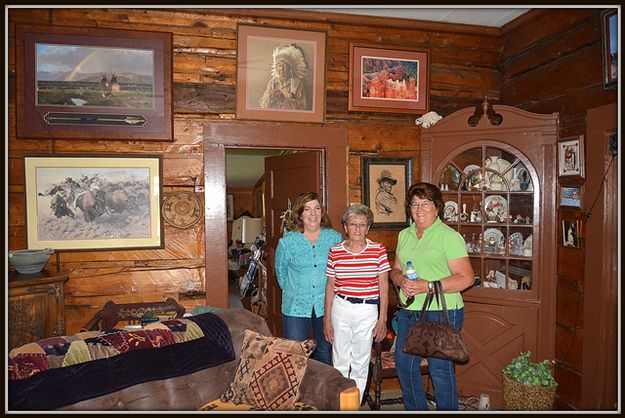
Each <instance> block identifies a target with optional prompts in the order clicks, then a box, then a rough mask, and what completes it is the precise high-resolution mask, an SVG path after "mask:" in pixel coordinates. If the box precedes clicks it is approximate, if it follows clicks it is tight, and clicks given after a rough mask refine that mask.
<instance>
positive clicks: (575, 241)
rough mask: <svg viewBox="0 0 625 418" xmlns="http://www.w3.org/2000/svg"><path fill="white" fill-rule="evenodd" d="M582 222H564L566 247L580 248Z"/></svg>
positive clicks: (567, 220) (564, 242)
mask: <svg viewBox="0 0 625 418" xmlns="http://www.w3.org/2000/svg"><path fill="white" fill-rule="evenodd" d="M579 228H580V221H579V220H578V219H565V220H563V221H562V245H564V246H565V247H572V248H579V233H580V229H579Z"/></svg>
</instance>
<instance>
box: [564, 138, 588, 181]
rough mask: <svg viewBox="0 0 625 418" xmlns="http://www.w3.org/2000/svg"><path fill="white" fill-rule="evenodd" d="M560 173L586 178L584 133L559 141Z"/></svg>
mask: <svg viewBox="0 0 625 418" xmlns="http://www.w3.org/2000/svg"><path fill="white" fill-rule="evenodd" d="M558 175H559V176H560V177H565V176H572V177H581V178H584V175H585V174H584V135H579V136H575V137H570V138H563V139H562V141H560V142H558Z"/></svg>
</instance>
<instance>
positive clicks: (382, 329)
mask: <svg viewBox="0 0 625 418" xmlns="http://www.w3.org/2000/svg"><path fill="white" fill-rule="evenodd" d="M386 332H387V330H386V321H383V320H381V319H378V321H377V322H376V323H375V327H373V338H374V339H375V341H376V342H378V343H379V342H380V341H382V340H383V339H384V338H386Z"/></svg>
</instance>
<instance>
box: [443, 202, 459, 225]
mask: <svg viewBox="0 0 625 418" xmlns="http://www.w3.org/2000/svg"><path fill="white" fill-rule="evenodd" d="M443 218H444V219H445V221H447V222H456V221H457V220H458V203H456V202H454V201H452V200H449V201H447V202H445V207H444V208H443Z"/></svg>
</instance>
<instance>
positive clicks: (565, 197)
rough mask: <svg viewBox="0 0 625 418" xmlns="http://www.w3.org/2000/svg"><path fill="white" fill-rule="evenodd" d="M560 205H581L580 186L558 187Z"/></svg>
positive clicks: (579, 206)
mask: <svg viewBox="0 0 625 418" xmlns="http://www.w3.org/2000/svg"><path fill="white" fill-rule="evenodd" d="M560 206H572V207H575V208H581V207H582V188H581V187H560Z"/></svg>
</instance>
